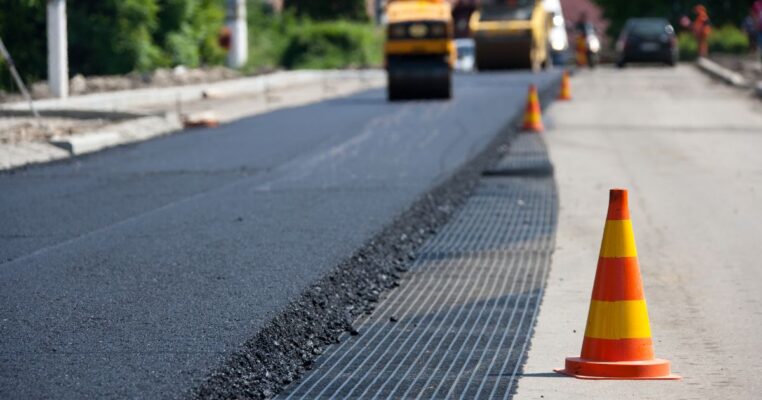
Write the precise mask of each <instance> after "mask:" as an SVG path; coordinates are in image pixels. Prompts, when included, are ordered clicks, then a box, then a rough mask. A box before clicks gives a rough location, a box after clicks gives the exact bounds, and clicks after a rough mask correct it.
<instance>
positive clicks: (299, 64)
mask: <svg viewBox="0 0 762 400" xmlns="http://www.w3.org/2000/svg"><path fill="white" fill-rule="evenodd" d="M381 55H382V51H381V38H380V35H379V34H378V32H376V30H375V29H374V28H373V27H372V26H370V25H367V24H357V23H350V22H346V21H339V22H313V23H310V22H307V23H303V24H302V25H301V28H300V29H299V30H298V31H295V32H293V34H292V35H291V36H290V38H289V42H288V46H286V49H285V51H284V52H283V56H282V57H281V63H282V65H283V66H284V67H286V68H312V69H319V68H341V67H346V66H353V67H366V66H370V65H378V64H379V63H380V62H381Z"/></svg>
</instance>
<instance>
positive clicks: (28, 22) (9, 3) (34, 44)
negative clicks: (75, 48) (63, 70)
mask: <svg viewBox="0 0 762 400" xmlns="http://www.w3.org/2000/svg"><path fill="white" fill-rule="evenodd" d="M0 3H2V5H0V37H2V39H3V42H4V43H5V46H6V47H7V48H8V51H9V52H10V53H11V56H12V57H13V60H14V62H15V63H16V67H17V68H18V70H19V74H21V77H22V78H23V79H24V81H26V82H31V81H35V80H37V79H39V78H40V77H43V76H45V75H46V74H47V68H48V64H47V62H48V61H47V36H46V33H45V32H46V30H45V29H46V28H45V4H46V2H45V1H44V0H2V1H0ZM15 86H16V85H15V83H14V82H13V79H12V78H11V76H10V73H9V72H8V69H7V67H6V65H5V64H4V63H3V62H2V61H0V88H15Z"/></svg>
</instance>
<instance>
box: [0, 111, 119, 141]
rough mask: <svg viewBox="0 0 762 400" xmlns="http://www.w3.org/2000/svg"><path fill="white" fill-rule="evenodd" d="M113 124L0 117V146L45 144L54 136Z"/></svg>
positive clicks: (61, 119) (96, 120) (104, 121)
mask: <svg viewBox="0 0 762 400" xmlns="http://www.w3.org/2000/svg"><path fill="white" fill-rule="evenodd" d="M109 123H113V121H109V120H106V119H77V118H61V117H40V118H39V119H35V118H34V117H2V118H0V144H16V143H24V142H47V141H48V140H50V139H51V138H52V137H54V136H70V135H73V134H77V133H82V132H87V131H90V130H95V129H98V128H101V127H103V126H106V125H108V124H109Z"/></svg>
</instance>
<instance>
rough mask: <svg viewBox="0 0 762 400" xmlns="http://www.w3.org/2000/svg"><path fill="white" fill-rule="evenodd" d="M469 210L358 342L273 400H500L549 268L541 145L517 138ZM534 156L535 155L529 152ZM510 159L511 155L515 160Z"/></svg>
mask: <svg viewBox="0 0 762 400" xmlns="http://www.w3.org/2000/svg"><path fill="white" fill-rule="evenodd" d="M518 140H519V142H517V143H518V144H519V145H517V146H515V147H513V146H512V147H511V150H510V151H509V153H508V155H507V157H506V159H505V160H503V161H501V163H500V164H499V166H498V167H500V168H501V170H503V171H507V173H506V174H505V175H503V174H501V175H500V176H495V177H491V178H484V179H483V180H482V183H481V184H480V187H479V188H478V189H477V191H476V193H475V194H474V196H473V197H471V198H470V199H469V201H468V202H467V204H466V205H465V206H464V207H463V209H462V210H460V211H459V213H458V214H457V215H456V217H455V218H454V219H453V220H452V221H450V222H449V223H448V224H447V225H446V226H445V228H444V229H443V230H442V231H441V232H440V233H439V234H437V235H436V236H435V237H433V238H432V239H431V240H429V241H428V242H427V243H426V244H425V245H424V246H423V248H422V249H421V250H420V251H419V257H418V258H417V260H416V262H415V265H414V266H413V268H412V270H411V273H410V274H409V275H408V277H407V279H406V282H404V283H403V284H402V286H401V287H400V289H399V290H397V291H394V292H391V293H390V295H389V296H388V297H387V298H386V299H385V300H383V301H382V302H381V303H380V304H379V307H378V308H377V309H376V311H375V312H374V313H373V315H371V316H370V317H368V318H366V319H365V320H362V321H360V323H359V326H358V330H359V331H360V333H361V334H360V335H359V336H356V337H349V336H347V337H345V338H343V340H342V343H341V344H339V345H337V346H334V347H332V348H330V349H329V351H328V352H326V353H325V354H324V355H323V356H322V357H321V358H320V359H319V360H318V362H317V364H316V368H315V369H314V370H313V371H312V372H311V373H309V374H308V375H307V376H306V377H305V378H304V379H303V380H302V381H300V382H298V383H296V384H294V385H292V386H291V387H289V388H287V391H286V392H285V393H284V394H282V395H281V398H288V399H291V398H304V399H316V398H358V399H359V398H361V399H400V398H410V399H413V398H415V399H418V398H427V399H443V398H458V399H474V398H484V399H487V398H489V399H493V398H509V397H510V396H511V394H512V391H513V390H515V384H516V379H517V374H518V373H519V372H520V368H521V365H522V364H523V358H524V354H525V352H526V348H527V345H528V343H529V339H530V337H531V331H532V329H533V326H534V321H535V316H536V313H537V309H538V306H539V302H540V300H541V298H542V291H543V287H544V284H545V279H546V275H547V272H548V268H549V265H550V257H551V252H552V249H553V240H554V234H555V227H556V212H557V196H556V191H555V184H554V182H553V178H552V177H551V176H547V175H546V176H538V175H534V174H530V175H529V176H521V175H520V174H517V173H513V172H512V171H522V170H532V169H536V168H537V167H538V166H541V165H540V164H541V162H539V161H538V159H542V160H544V162H545V163H546V164H548V165H546V166H544V168H549V162H548V159H547V155H545V153H544V151H545V150H544V144H542V142H541V138H540V136H538V135H531V136H527V135H520V136H518ZM538 146H541V153H538V152H537V151H526V150H527V149H530V150H537V149H538V148H540V147H538ZM514 150H515V151H514Z"/></svg>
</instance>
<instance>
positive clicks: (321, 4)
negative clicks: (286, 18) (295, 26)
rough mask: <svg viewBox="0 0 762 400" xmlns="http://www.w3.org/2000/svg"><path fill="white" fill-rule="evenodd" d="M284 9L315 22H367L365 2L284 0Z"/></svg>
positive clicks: (356, 0) (346, 0)
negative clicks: (332, 20) (338, 20)
mask: <svg viewBox="0 0 762 400" xmlns="http://www.w3.org/2000/svg"><path fill="white" fill-rule="evenodd" d="M284 7H285V8H286V9H291V10H293V11H294V12H295V13H296V14H297V15H299V16H306V17H309V18H312V19H317V20H331V19H351V20H357V21H366V20H368V13H367V12H366V10H365V0H332V1H329V0H285V1H284Z"/></svg>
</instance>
